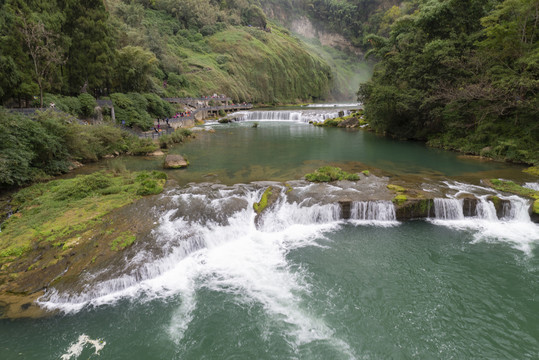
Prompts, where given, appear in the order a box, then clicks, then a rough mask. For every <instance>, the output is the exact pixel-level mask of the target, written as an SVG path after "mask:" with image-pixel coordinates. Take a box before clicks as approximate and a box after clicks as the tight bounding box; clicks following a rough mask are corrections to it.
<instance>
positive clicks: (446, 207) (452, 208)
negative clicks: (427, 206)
mask: <svg viewBox="0 0 539 360" xmlns="http://www.w3.org/2000/svg"><path fill="white" fill-rule="evenodd" d="M434 216H435V218H436V219H440V220H462V219H464V213H463V211H462V202H461V201H459V200H457V199H434Z"/></svg>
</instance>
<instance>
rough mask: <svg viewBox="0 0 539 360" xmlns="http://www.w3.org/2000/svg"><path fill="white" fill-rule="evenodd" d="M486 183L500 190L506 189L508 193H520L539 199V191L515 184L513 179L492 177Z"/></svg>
mask: <svg viewBox="0 0 539 360" xmlns="http://www.w3.org/2000/svg"><path fill="white" fill-rule="evenodd" d="M486 183H487V184H488V185H489V186H490V187H492V188H494V189H496V190H499V191H504V192H508V193H512V194H516V195H520V196H524V197H529V198H533V199H539V191H535V190H532V189H528V188H525V187H522V186H520V185H518V184H515V183H514V182H512V181H504V180H499V179H491V180H487V181H486Z"/></svg>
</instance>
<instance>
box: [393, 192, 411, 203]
mask: <svg viewBox="0 0 539 360" xmlns="http://www.w3.org/2000/svg"><path fill="white" fill-rule="evenodd" d="M407 200H408V197H407V196H406V195H403V194H399V195H397V196H395V197H394V198H393V203H394V204H395V205H402V204H404V203H405V202H406V201H407Z"/></svg>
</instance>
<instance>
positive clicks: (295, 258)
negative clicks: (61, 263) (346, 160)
mask: <svg viewBox="0 0 539 360" xmlns="http://www.w3.org/2000/svg"><path fill="white" fill-rule="evenodd" d="M324 234H325V238H320V237H318V238H315V239H312V240H310V241H308V242H307V243H305V244H303V245H298V244H289V245H288V246H289V247H290V248H288V249H285V248H283V249H281V250H280V252H279V251H278V252H279V253H280V254H282V259H283V260H284V262H283V263H282V264H279V263H274V264H272V265H273V266H271V265H268V264H267V263H266V261H264V260H263V259H260V258H257V256H258V255H257V252H256V251H254V252H251V253H250V255H252V256H253V259H252V262H254V263H257V262H258V265H259V266H260V267H261V268H262V270H261V271H260V272H259V274H258V275H263V276H261V277H259V278H257V279H250V278H249V276H250V275H249V269H248V266H247V265H249V263H243V262H244V261H245V260H242V259H234V258H230V259H229V261H236V260H237V261H239V262H240V263H242V265H244V266H246V269H245V272H244V273H238V274H234V271H233V270H232V269H221V271H220V272H218V271H217V270H216V269H218V268H219V267H218V266H216V267H215V268H214V269H212V271H214V270H215V272H214V273H209V274H205V273H203V272H201V273H200V274H199V275H198V276H195V277H194V278H193V289H192V293H191V294H190V295H189V296H192V297H193V299H195V300H187V298H186V297H185V296H186V294H185V292H184V293H183V294H182V292H181V291H180V292H179V293H178V294H177V295H171V296H169V297H165V298H163V299H159V300H148V299H147V297H145V296H140V297H139V298H131V299H130V300H122V301H119V302H117V303H115V304H114V305H109V306H102V307H99V308H90V309H86V310H83V311H81V312H79V313H77V314H74V315H66V316H56V317H53V318H51V319H43V320H18V321H6V320H4V321H1V322H0V329H1V330H0V331H1V333H2V337H1V338H0V351H1V353H2V354H3V355H2V358H3V359H43V358H59V357H60V356H61V355H63V354H65V353H66V352H67V349H68V348H69V347H70V345H71V344H72V343H76V342H77V339H78V337H79V336H80V335H81V334H86V335H88V336H89V337H90V338H92V339H102V340H103V341H105V342H106V344H105V346H104V347H103V349H102V350H101V351H100V353H99V356H96V355H93V347H91V346H88V345H87V346H86V347H85V350H84V351H83V352H82V354H81V356H80V357H79V358H81V359H82V358H84V359H86V358H103V359H117V358H126V359H127V358H129V359H149V358H152V359H156V358H159V359H203V358H204V359H228V358H237V359H253V358H257V359H294V358H301V359H330V358H331V359H351V358H358V359H387V358H393V359H407V358H421V359H432V358H436V359H454V358H458V359H477V358H485V359H494V358H504V359H534V358H537V354H538V351H539V340H538V339H539V329H538V327H537V324H538V323H539V313H538V312H537V305H538V304H537V294H538V293H539V285H538V282H537V275H538V266H539V262H538V261H537V255H539V254H538V253H537V250H536V251H535V252H534V254H533V255H532V256H525V255H524V254H522V253H521V252H519V251H518V250H514V249H512V248H511V247H509V246H506V245H503V244H497V243H494V244H493V243H488V242H481V243H475V244H474V243H472V237H471V236H470V234H469V233H467V232H462V231H456V230H452V229H447V228H443V227H440V226H436V225H432V224H429V223H425V222H412V223H407V224H402V225H400V226H398V227H392V228H378V227H355V226H352V225H343V226H338V227H337V228H335V229H332V230H330V231H325V232H324ZM231 241H232V242H234V240H231ZM253 241H256V240H255V239H253ZM223 246H224V248H223V249H221V250H222V253H223V255H227V256H228V255H230V249H227V248H226V247H227V246H230V247H232V248H234V247H235V245H234V244H233V243H228V244H225V245H223ZM239 246H241V244H240V245H239ZM296 246H298V247H296ZM269 253H270V255H269V256H273V255H274V254H271V251H269ZM212 256H217V255H215V254H207V261H208V262H209V263H210V265H208V266H214V265H212V264H211V262H212V261H216V260H215V259H212ZM240 258H241V256H240ZM277 279H279V280H280V283H279V284H273V283H272V282H273V281H275V280H277ZM219 282H221V283H220V284H219ZM253 282H257V283H258V284H257V285H256V284H254V283H253ZM273 287H277V288H273ZM189 296H188V297H189ZM143 299H146V300H143ZM190 301H192V302H193V305H192V306H191V305H190V306H191V307H192V308H191V309H190V310H189V311H186V310H185V309H183V308H182V306H185V302H190ZM186 318H187V319H188V321H187V324H185V321H186Z"/></svg>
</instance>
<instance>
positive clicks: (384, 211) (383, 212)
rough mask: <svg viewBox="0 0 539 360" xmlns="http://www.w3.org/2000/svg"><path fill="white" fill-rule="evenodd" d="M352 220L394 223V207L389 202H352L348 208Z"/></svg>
mask: <svg viewBox="0 0 539 360" xmlns="http://www.w3.org/2000/svg"><path fill="white" fill-rule="evenodd" d="M350 218H351V219H354V220H377V221H396V219H397V218H396V215H395V207H394V205H393V203H392V202H391V201H354V202H353V203H352V206H351V207H350Z"/></svg>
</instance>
